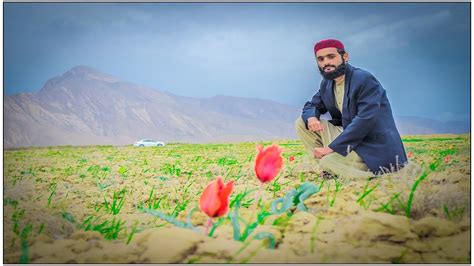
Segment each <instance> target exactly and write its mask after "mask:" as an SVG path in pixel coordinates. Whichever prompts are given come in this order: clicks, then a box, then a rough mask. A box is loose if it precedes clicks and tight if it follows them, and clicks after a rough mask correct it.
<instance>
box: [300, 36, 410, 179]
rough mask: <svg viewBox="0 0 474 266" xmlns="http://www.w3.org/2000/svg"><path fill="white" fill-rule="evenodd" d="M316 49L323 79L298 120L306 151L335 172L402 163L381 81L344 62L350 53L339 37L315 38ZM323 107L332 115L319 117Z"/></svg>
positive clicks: (382, 169) (363, 172)
mask: <svg viewBox="0 0 474 266" xmlns="http://www.w3.org/2000/svg"><path fill="white" fill-rule="evenodd" d="M314 53H315V56H316V61H317V64H318V68H319V71H320V73H321V75H322V76H323V78H324V79H323V81H322V82H321V85H320V89H319V91H318V92H317V93H316V94H315V95H314V96H313V98H312V99H311V101H309V102H306V104H305V105H304V107H303V114H302V116H301V118H298V119H297V120H296V131H297V134H298V136H299V138H300V139H301V140H302V142H303V145H304V146H305V148H306V150H307V151H308V152H309V153H310V154H311V156H314V157H315V158H317V159H319V162H320V165H321V167H322V168H323V170H325V171H327V172H329V173H331V174H334V175H350V176H352V177H354V176H367V175H369V176H371V175H372V174H371V173H370V172H372V173H373V174H382V173H386V172H390V171H395V170H399V169H400V168H402V167H403V166H404V164H405V163H406V162H407V156H406V154H405V149H404V147H403V143H402V141H401V138H400V134H399V133H398V130H397V128H396V126H395V121H394V119H393V115H392V110H391V107H390V103H389V101H388V99H387V95H386V93H385V90H384V89H383V87H382V85H381V84H380V83H379V82H378V81H377V79H376V78H375V77H374V76H373V75H372V74H370V73H369V72H367V71H365V70H362V69H360V68H356V67H353V66H351V65H349V64H348V61H349V54H348V53H347V52H346V51H345V49H344V45H343V44H342V43H341V42H340V41H338V40H334V39H328V40H322V41H320V42H318V43H316V45H315V46H314ZM326 112H329V114H330V115H331V118H332V119H331V120H329V121H327V120H323V119H321V120H320V119H319V118H320V116H321V114H324V113H326ZM369 170H370V172H368V171H369Z"/></svg>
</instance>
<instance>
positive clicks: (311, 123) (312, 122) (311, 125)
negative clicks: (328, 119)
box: [308, 117, 324, 133]
mask: <svg viewBox="0 0 474 266" xmlns="http://www.w3.org/2000/svg"><path fill="white" fill-rule="evenodd" d="M308 129H309V131H312V132H315V133H316V132H323V131H324V127H323V124H322V123H321V121H319V120H318V119H317V118H316V117H310V118H308Z"/></svg>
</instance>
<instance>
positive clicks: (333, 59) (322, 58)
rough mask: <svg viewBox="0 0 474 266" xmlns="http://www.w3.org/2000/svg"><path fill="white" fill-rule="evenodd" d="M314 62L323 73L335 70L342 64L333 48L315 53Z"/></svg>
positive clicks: (340, 58) (339, 56)
mask: <svg viewBox="0 0 474 266" xmlns="http://www.w3.org/2000/svg"><path fill="white" fill-rule="evenodd" d="M316 61H317V62H318V66H319V68H320V69H322V70H323V71H324V72H325V73H328V72H331V71H334V70H336V68H337V67H338V66H339V65H340V64H342V56H341V55H340V54H339V53H338V52H337V49H336V48H334V47H328V48H323V49H321V50H318V52H317V53H316Z"/></svg>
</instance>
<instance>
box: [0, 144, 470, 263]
mask: <svg viewBox="0 0 474 266" xmlns="http://www.w3.org/2000/svg"><path fill="white" fill-rule="evenodd" d="M403 141H404V144H405V148H406V150H407V152H410V155H411V158H410V160H411V163H410V164H409V165H408V166H407V167H405V168H403V169H402V170H400V171H399V172H397V173H391V174H386V175H383V176H379V177H375V178H372V177H370V176H367V178H351V177H350V176H340V177H338V178H330V179H328V178H324V177H322V176H321V175H320V174H321V169H320V168H319V166H318V164H317V163H315V161H314V160H313V159H311V158H309V156H308V155H306V154H305V152H304V149H303V146H302V145H301V143H300V142H299V141H295V140H291V141H277V142H275V143H278V144H279V145H280V146H281V147H282V148H283V153H282V155H283V158H284V163H283V169H282V170H281V172H280V174H279V176H277V177H276V178H275V179H274V180H273V181H272V182H270V183H268V184H265V186H264V191H263V193H262V195H261V200H260V201H258V202H257V200H256V199H257V193H258V189H259V186H260V182H259V180H258V179H257V178H256V177H255V172H254V163H255V158H256V145H257V144H259V143H239V144H206V145H204V144H170V145H167V146H165V147H147V148H137V147H132V146H126V147H113V146H90V147H72V146H65V147H46V148H25V149H17V150H5V151H4V173H3V174H4V178H3V195H4V196H3V208H4V209H3V210H4V212H3V226H4V227H3V230H4V238H3V248H4V250H3V254H4V263H19V262H29V263H132V262H133V263H160V262H166V263H247V262H248V263H265V262H267V263H343V262H346V263H347V262H353V263H356V262H357V263H364V262H393V263H398V262H400V263H421V262H427V263H430V262H431V263H435V262H437V263H444V262H452V263H457V262H460V263H469V262H470V261H471V258H470V251H471V247H470V235H471V227H470V215H471V213H470V185H471V183H470V177H471V172H470V163H471V162H470V160H471V158H470V135H430V136H405V137H403ZM261 144H263V145H265V146H268V145H270V144H271V142H262V143H261ZM290 157H292V159H293V158H294V160H290ZM217 176H222V177H223V179H224V181H225V182H227V181H230V180H234V191H233V193H232V194H231V197H230V209H229V211H228V212H227V214H226V215H225V216H223V217H221V218H216V219H214V220H213V224H212V225H211V227H210V230H209V232H208V235H205V233H204V231H205V227H206V223H207V221H208V218H207V216H206V215H205V214H204V213H203V212H201V211H200V210H199V207H198V202H199V198H200V195H201V193H202V191H203V189H204V188H205V187H206V186H207V184H209V182H211V181H213V180H215V179H216V177H217ZM303 184H304V185H303ZM305 189H307V190H305ZM308 189H313V191H310V190H308Z"/></svg>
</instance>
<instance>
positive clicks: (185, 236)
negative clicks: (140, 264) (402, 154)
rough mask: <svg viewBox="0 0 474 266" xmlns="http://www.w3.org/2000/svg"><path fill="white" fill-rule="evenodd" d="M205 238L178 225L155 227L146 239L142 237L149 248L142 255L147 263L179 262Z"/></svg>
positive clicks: (141, 258) (142, 259) (142, 258)
mask: <svg viewBox="0 0 474 266" xmlns="http://www.w3.org/2000/svg"><path fill="white" fill-rule="evenodd" d="M203 239H204V236H203V235H199V234H198V233H196V232H193V231H191V230H187V229H182V228H178V227H172V228H160V229H154V230H152V232H151V233H150V235H149V236H148V237H147V238H146V239H144V240H143V239H142V238H140V240H141V241H143V243H141V245H144V246H146V247H147V249H146V250H145V251H144V252H143V254H142V255H141V257H140V260H141V261H144V262H147V263H178V262H180V261H181V260H183V259H184V258H185V257H186V256H188V255H189V253H190V252H192V251H193V250H195V249H196V244H197V243H198V242H200V241H202V240H203Z"/></svg>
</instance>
